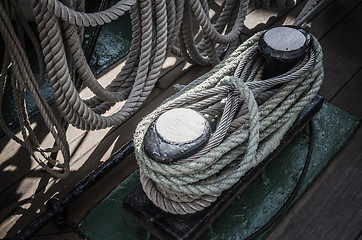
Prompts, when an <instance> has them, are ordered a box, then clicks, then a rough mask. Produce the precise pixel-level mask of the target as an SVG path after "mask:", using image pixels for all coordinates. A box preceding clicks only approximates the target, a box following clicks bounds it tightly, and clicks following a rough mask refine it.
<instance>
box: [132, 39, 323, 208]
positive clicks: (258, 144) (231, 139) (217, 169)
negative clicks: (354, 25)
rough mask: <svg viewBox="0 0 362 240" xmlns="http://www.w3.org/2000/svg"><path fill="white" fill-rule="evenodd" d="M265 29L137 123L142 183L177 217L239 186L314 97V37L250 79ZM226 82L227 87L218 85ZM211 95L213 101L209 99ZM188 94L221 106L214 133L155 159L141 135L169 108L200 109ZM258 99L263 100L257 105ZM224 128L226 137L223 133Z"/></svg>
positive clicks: (318, 70)
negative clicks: (266, 74) (202, 142)
mask: <svg viewBox="0 0 362 240" xmlns="http://www.w3.org/2000/svg"><path fill="white" fill-rule="evenodd" d="M261 34H262V33H258V34H256V35H254V36H253V37H251V38H250V39H249V40H247V41H246V42H245V43H244V44H242V45H241V46H240V47H239V48H238V49H237V50H236V51H235V52H234V53H233V54H232V55H231V56H230V57H229V58H228V59H226V60H224V61H223V62H221V63H220V64H219V65H217V66H215V67H214V69H213V70H212V71H210V72H209V73H207V74H206V75H204V76H202V77H200V78H199V79H197V80H196V81H195V82H193V83H191V84H190V85H189V86H186V87H185V88H183V89H182V90H181V91H180V92H179V93H177V94H175V95H174V96H172V97H171V98H169V99H168V100H166V101H165V102H164V103H163V104H162V105H161V106H159V107H158V108H157V109H155V110H154V112H152V113H151V114H149V115H148V116H146V117H145V118H144V119H143V120H142V121H141V122H140V123H139V125H138V126H137V129H136V131H135V134H134V144H135V155H136V158H137V162H138V164H139V166H140V172H141V183H142V186H143V189H144V191H145V193H146V195H147V196H148V197H149V198H150V199H151V200H152V202H153V203H154V204H155V205H156V206H159V207H160V208H161V209H163V210H165V211H167V212H170V213H173V214H190V213H194V212H196V211H200V210H202V209H203V208H205V207H207V206H209V205H210V204H211V203H212V202H213V201H215V199H216V198H217V196H219V195H220V194H221V192H222V191H224V190H226V189H228V188H230V187H231V186H232V185H233V184H235V183H236V182H237V181H238V180H239V179H240V178H241V177H242V176H244V175H245V173H246V172H247V171H249V170H250V169H251V168H253V167H254V166H256V165H257V164H259V163H260V162H261V161H262V160H263V159H264V158H265V157H267V156H268V155H269V154H270V153H271V152H272V151H273V150H274V149H275V148H276V147H277V146H278V145H279V142H280V141H281V139H282V137H283V136H284V134H285V132H286V131H287V130H288V129H289V128H290V126H291V125H292V124H293V122H294V121H295V119H296V117H297V115H298V114H299V112H300V111H301V110H302V109H303V108H304V106H306V105H307V104H308V103H309V102H310V101H311V100H312V99H313V98H314V97H315V95H316V94H317V91H318V90H319V88H320V86H321V83H322V79H323V67H322V51H321V48H320V45H319V44H318V41H317V40H316V39H315V38H313V46H312V49H311V51H310V53H309V54H308V56H306V58H305V59H304V60H303V61H301V63H299V64H297V65H296V66H295V67H294V68H292V69H291V70H290V71H289V72H288V73H286V74H283V75H281V76H277V77H275V78H272V79H266V80H263V81H260V79H258V78H255V76H258V75H257V74H254V79H252V80H250V78H249V76H248V74H243V71H244V70H245V69H249V70H248V72H249V73H250V72H251V69H252V66H250V64H248V62H250V61H253V62H255V63H257V62H258V61H257V60H256V59H259V56H258V54H255V46H256V45H257V40H258V38H259V36H260V35H261ZM253 59H254V60H255V61H254V60H253ZM236 70H237V71H236ZM234 75H235V76H234ZM247 79H249V81H246V80H247ZM280 84H283V85H282V87H280V88H279V89H278V90H277V92H276V93H275V91H271V92H274V93H275V94H274V95H272V96H270V93H269V94H268V95H269V98H266V99H265V100H264V101H261V100H260V99H258V100H256V98H258V95H254V93H257V92H260V93H262V92H265V91H266V92H268V89H269V88H272V87H275V86H278V85H280ZM222 86H225V87H226V88H224V87H223V88H220V87H222ZM225 90H226V91H228V92H229V95H228V97H227V99H226V102H225V104H221V106H220V104H216V103H215V101H214V100H215V99H216V98H215V96H218V94H217V92H218V91H219V92H221V91H225ZM233 92H234V93H235V92H237V93H238V97H237V98H238V99H240V100H241V102H242V103H243V104H242V106H241V107H239V106H238V104H239V102H240V101H236V102H234V101H233V100H232V99H233V98H232V96H233V94H230V93H233ZM215 94H216V95H215ZM261 95H262V94H261ZM210 97H211V98H213V100H212V101H206V99H208V98H210ZM190 99H196V100H195V101H199V100H201V99H204V100H202V101H203V103H204V104H205V105H206V106H203V109H208V108H212V106H216V105H218V107H220V108H221V109H223V110H222V111H221V112H222V114H221V116H219V117H220V123H219V125H218V126H217V130H216V131H215V132H214V134H213V135H212V137H211V138H210V140H209V143H208V144H207V145H206V147H204V149H202V150H200V152H199V153H196V154H195V155H194V156H191V157H189V158H187V159H184V160H181V161H179V162H176V163H174V164H162V163H159V162H155V161H153V160H152V159H150V158H149V157H148V156H147V155H146V154H145V152H144V149H143V137H144V135H145V133H146V131H147V129H148V127H149V126H150V124H151V123H152V122H153V121H154V120H155V119H156V118H157V117H158V116H159V115H160V114H161V113H163V112H165V111H167V110H169V109H171V108H175V107H189V106H195V105H194V103H193V102H192V101H191V100H190ZM257 102H260V104H259V106H258V105H257ZM280 103H283V104H280ZM235 108H240V109H246V110H247V111H246V112H245V111H244V110H243V112H244V113H245V114H243V115H242V116H240V117H234V116H235V114H234V113H235V110H231V109H235ZM207 113H208V112H207V111H204V114H207ZM226 116H227V117H226ZM225 128H226V129H227V130H228V134H226V132H224V129H225ZM218 129H223V130H220V131H218Z"/></svg>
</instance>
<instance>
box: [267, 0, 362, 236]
mask: <svg viewBox="0 0 362 240" xmlns="http://www.w3.org/2000/svg"><path fill="white" fill-rule="evenodd" d="M349 2H351V1H349ZM360 10H361V5H359V7H358V8H357V10H356V11H360ZM356 15H358V13H356V12H355V11H353V12H352V14H351V15H350V16H348V17H347V18H346V19H345V20H343V21H342V22H341V25H340V26H337V27H336V28H335V29H334V30H333V31H332V32H331V33H330V34H332V36H329V34H328V35H327V36H326V37H325V38H324V39H329V40H328V41H332V39H333V37H336V35H337V34H338V32H339V34H341V35H342V36H343V35H345V34H347V33H348V32H349V31H351V30H350V29H351V28H354V27H356V28H359V27H358V26H356V25H353V24H354V23H355V21H358V19H361V18H360V17H357V16H356ZM355 17H357V19H356V18H355ZM345 28H346V30H345V31H346V32H347V33H345V32H344V31H343V30H344V29H345ZM334 31H338V32H336V33H334ZM350 34H353V36H355V37H356V38H355V40H356V41H359V40H358V39H360V38H361V33H360V32H356V31H354V32H351V33H350ZM334 40H335V41H338V40H341V38H337V39H334ZM348 41H349V42H348V43H350V44H352V43H351V42H352V40H348ZM335 44H336V45H337V46H334V47H338V46H339V47H343V49H342V50H341V51H343V50H345V49H346V48H348V50H349V52H348V53H346V54H351V56H355V55H356V54H355V53H353V52H351V51H352V49H350V48H349V47H346V46H341V45H340V44H339V43H338V42H336V43H335ZM342 45H344V43H342ZM356 45H358V43H356V44H353V46H354V47H358V46H356ZM328 49H329V48H328ZM361 49H362V47H360V46H359V47H358V49H355V52H358V53H360V51H361ZM329 51H332V54H333V53H338V54H337V56H333V55H329V57H328V58H327V59H326V58H325V62H326V61H331V62H332V63H329V62H327V63H325V65H327V66H329V67H328V68H327V67H326V68H325V69H326V71H333V69H332V68H333V63H334V64H336V62H337V61H340V60H338V58H339V55H341V53H340V50H338V49H335V50H331V49H329ZM325 54H327V55H328V52H326V50H325ZM356 57H357V56H355V58H356ZM334 59H336V60H334ZM357 61H358V60H357ZM361 61H362V58H361V55H360V56H359V61H358V62H359V63H360V64H361ZM348 63H350V62H347V63H343V62H342V63H339V64H342V67H341V71H343V69H345V70H344V71H347V70H348V68H349V66H346V65H348ZM350 64H353V63H350ZM354 68H356V66H354ZM327 69H328V70H327ZM326 73H327V72H326ZM328 75H329V76H330V74H328ZM350 76H352V78H350ZM336 80H338V79H336ZM326 81H328V82H327V84H328V83H329V82H330V79H329V78H327V79H326ZM326 81H325V83H324V85H325V84H326ZM339 81H340V82H342V83H343V84H345V85H341V84H334V86H333V88H332V87H328V89H330V91H333V93H334V97H330V98H331V103H332V104H334V105H336V106H338V107H340V108H341V109H343V110H345V111H347V112H349V113H351V114H354V115H355V116H357V117H358V118H362V108H361V106H360V103H361V102H362V95H361V94H360V93H361V91H362V69H361V67H360V68H359V69H358V70H357V71H356V73H355V74H353V72H350V73H349V74H348V75H347V76H344V78H342V77H341V78H340V79H339ZM325 91H326V90H325ZM361 141H362V128H361V127H360V129H359V130H358V132H357V133H356V135H355V136H354V137H353V138H352V139H351V141H350V142H349V144H348V145H346V146H345V148H344V149H343V150H342V151H341V152H340V153H339V154H338V155H337V157H336V158H335V159H334V160H333V162H332V163H331V165H330V166H329V167H328V168H327V169H326V170H325V171H324V172H323V174H322V175H321V176H320V177H319V178H318V179H317V181H316V182H315V184H314V185H313V187H312V188H311V189H309V190H308V191H307V193H306V194H305V195H304V196H303V198H302V199H301V200H300V201H298V202H297V204H296V205H295V206H294V207H293V208H292V209H291V211H290V212H289V213H288V214H287V216H286V218H285V219H284V221H283V222H282V223H281V224H280V225H279V226H278V227H277V228H276V229H275V230H274V232H273V233H272V234H271V235H270V236H269V238H268V239H269V240H274V239H280V238H284V239H361V238H362V235H361V233H362V209H361V202H362V192H361V191H360V190H361V185H362V176H361V174H360V173H361V171H362V152H361Z"/></svg>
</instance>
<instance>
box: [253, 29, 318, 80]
mask: <svg viewBox="0 0 362 240" xmlns="http://www.w3.org/2000/svg"><path fill="white" fill-rule="evenodd" d="M310 46H311V36H310V34H309V33H308V32H307V31H306V30H305V29H303V28H301V27H296V26H281V27H275V28H272V29H270V30H268V31H266V32H264V33H263V34H262V35H261V36H260V38H259V42H258V48H259V51H260V52H261V54H262V55H263V56H264V58H265V60H266V65H265V69H264V74H263V78H264V79H267V78H271V77H274V76H277V75H280V74H283V73H285V72H287V71H288V70H289V69H290V68H292V67H293V66H294V65H295V64H296V63H297V62H299V61H300V60H302V59H303V58H304V56H305V55H306V54H307V53H308V52H309V49H310Z"/></svg>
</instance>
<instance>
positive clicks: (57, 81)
mask: <svg viewBox="0 0 362 240" xmlns="http://www.w3.org/2000/svg"><path fill="white" fill-rule="evenodd" d="M0 4H1V5H0V6H1V9H2V10H1V11H2V16H1V22H0V23H1V26H0V27H1V35H2V38H3V39H4V42H5V45H6V50H5V54H4V60H3V66H2V72H1V83H0V87H1V93H2V94H3V92H4V86H5V83H6V81H11V85H12V88H13V95H14V100H15V102H16V109H17V113H18V115H19V122H20V128H21V132H22V137H23V139H22V140H21V139H20V138H18V137H16V136H15V135H14V134H12V133H11V131H10V130H9V129H8V127H7V126H6V124H5V122H4V120H3V119H2V115H1V117H0V119H1V120H0V122H1V127H2V128H3V129H4V131H5V132H6V133H7V135H8V136H9V137H11V138H12V139H14V140H15V141H17V142H18V143H20V144H21V145H22V146H24V147H26V148H27V150H28V151H29V152H30V153H31V155H32V156H33V157H34V158H35V159H36V160H37V161H38V162H39V164H40V165H41V166H42V167H44V168H45V169H46V170H47V171H49V172H50V173H51V174H53V175H54V176H56V177H65V176H67V175H68V174H69V158H70V157H69V146H68V143H67V139H66V134H65V131H64V129H62V128H61V126H60V125H61V124H60V123H59V121H58V120H57V119H56V118H55V117H54V114H53V113H52V111H51V110H50V108H49V106H48V105H47V103H46V101H45V100H44V97H43V96H42V94H41V93H40V90H39V85H41V84H42V82H44V76H45V71H44V70H45V69H46V71H47V73H48V76H49V81H50V83H51V85H52V89H53V92H54V97H55V101H56V104H57V106H58V110H59V112H60V113H61V115H62V116H63V117H64V119H65V120H66V121H68V122H69V123H71V124H72V125H73V126H75V127H77V128H80V129H83V130H96V129H103V128H108V127H114V126H119V125H121V124H122V123H124V122H125V121H126V120H127V119H128V118H129V117H130V116H132V114H133V113H134V112H136V111H137V110H138V109H139V108H140V106H141V105H142V103H143V102H144V100H145V99H146V98H147V97H148V95H149V94H150V92H151V91H152V89H153V87H154V85H155V83H156V81H157V80H158V77H159V74H160V71H161V67H162V64H163V62H164V60H165V58H166V56H167V53H168V51H171V52H172V53H174V54H176V55H178V56H183V57H184V58H185V59H186V60H187V61H189V62H192V63H197V64H200V65H210V64H211V65H216V64H218V63H219V62H220V60H221V59H222V58H223V57H224V55H229V54H230V53H231V52H232V51H233V50H235V48H236V47H237V46H238V45H239V36H240V33H241V30H242V28H243V22H244V19H245V16H246V9H247V6H248V5H249V1H247V0H243V1H237V0H227V1H225V2H224V3H223V5H222V11H221V13H220V15H219V16H218V18H216V20H215V23H212V21H211V19H210V16H209V5H208V2H207V1H206V0H191V1H175V0H155V1H150V0H138V1H136V0H121V1H119V2H117V3H116V4H115V5H113V6H112V7H110V8H109V9H106V10H104V11H100V12H96V13H85V12H84V9H85V8H84V4H85V1H84V0H62V1H59V0H32V6H33V12H34V15H35V23H36V26H37V30H38V32H39V34H38V37H39V41H38V38H37V37H35V34H34V33H33V31H32V29H31V28H30V27H29V25H28V24H27V22H26V21H25V19H24V17H23V15H22V13H21V12H20V10H19V7H18V5H17V2H16V1H10V0H3V1H1V3H0ZM313 6H314V5H313ZM308 9H310V7H309V8H308ZM126 11H129V12H130V17H131V22H132V31H133V34H132V44H131V48H130V52H129V54H128V56H127V60H126V62H125V65H124V67H123V68H122V70H121V71H120V72H119V74H118V75H117V76H116V77H115V79H113V81H112V82H111V83H110V84H109V85H108V86H106V87H102V86H101V85H100V84H99V83H98V81H97V79H96V78H95V76H94V75H93V73H92V72H91V70H90V68H89V65H88V64H87V61H86V58H85V56H84V53H83V50H82V41H83V27H84V26H96V25H102V24H105V23H108V22H110V21H113V20H115V19H117V18H118V17H119V16H121V15H122V14H124V12H126ZM306 11H307V10H306ZM10 19H14V20H15V21H14V22H15V23H14V24H15V25H13V22H12V21H11V20H10ZM191 19H194V20H195V21H193V22H191ZM301 21H305V19H302V20H301ZM190 27H191V28H192V29H191V30H190ZM198 30H200V31H198ZM195 32H199V33H198V39H201V40H200V41H199V42H196V40H195V39H196V36H195ZM25 36H26V37H28V38H29V39H30V41H31V43H32V44H33V46H34V49H35V50H36V53H37V57H38V64H39V68H40V74H39V75H40V77H39V78H38V82H37V81H36V79H35V77H34V74H33V73H32V71H31V69H30V67H29V62H28V59H27V57H26V54H25V50H24V49H25V46H24V37H25ZM176 42H177V44H176ZM9 65H11V67H10V68H8V66H9ZM249 65H250V64H249ZM255 69H256V68H254V72H253V74H251V75H249V77H250V78H252V76H254V75H257V71H256V70H255ZM10 73H12V74H10ZM10 75H11V77H9V76H10ZM76 76H78V77H79V80H80V82H84V84H85V86H86V87H88V88H89V89H90V90H91V91H92V92H93V93H94V96H93V97H91V98H89V99H82V98H81V97H80V96H79V94H78V92H77V91H76V87H75V86H74V82H75V77H76ZM25 91H28V92H29V93H30V94H31V95H32V96H33V97H34V99H35V102H36V103H37V105H38V107H39V110H40V113H41V115H42V116H43V118H44V120H45V122H46V125H47V127H48V128H49V130H50V132H51V134H52V135H53V137H54V139H55V143H56V144H55V145H54V147H53V148H49V149H43V148H41V147H40V144H39V141H37V139H36V136H35V134H34V132H33V130H32V128H31V126H30V123H29V119H28V116H27V113H26V109H25V107H24V106H25V99H24V92H25ZM236 95H237V94H235V93H233V94H230V100H229V103H228V104H230V106H231V111H235V109H237V108H236V107H235V104H236V103H235V102H237V101H236V100H235V99H236V97H235V96H236ZM259 95H260V99H262V98H264V99H265V98H266V97H267V96H266V95H265V93H264V92H260V93H259ZM223 97H224V96H223V95H222V94H221V95H220V94H219V95H216V96H214V100H212V101H214V102H216V103H217V99H220V98H223ZM0 98H1V100H0V103H1V102H2V95H1V96H0ZM200 100H202V99H200ZM257 100H258V99H257ZM121 101H123V102H124V104H123V106H122V107H121V108H120V109H118V110H117V111H116V112H115V113H114V114H111V115H106V114H107V111H108V110H110V109H111V108H112V107H113V106H114V105H115V104H116V103H117V102H121ZM205 101H206V100H205ZM193 104H195V107H196V105H202V104H203V102H202V101H200V103H198V104H197V103H193ZM216 105H217V106H216ZM216 105H215V106H210V108H209V109H207V111H209V112H210V113H211V112H213V113H217V112H220V106H221V104H220V103H217V104H216ZM202 111H206V109H205V110H202ZM243 111H246V112H247V109H244V110H243ZM224 132H225V129H222V130H220V134H224ZM57 151H61V152H62V155H63V157H62V159H60V160H59V159H52V158H51V157H49V154H50V153H52V152H57ZM36 153H38V154H40V156H41V157H39V156H38V155H37V154H36ZM48 165H53V166H55V167H54V168H51V167H49V166H48Z"/></svg>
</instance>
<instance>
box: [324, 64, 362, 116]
mask: <svg viewBox="0 0 362 240" xmlns="http://www.w3.org/2000/svg"><path fill="white" fill-rule="evenodd" d="M361 93H362V68H360V69H359V71H358V72H357V73H356V75H355V76H354V77H353V78H352V79H351V80H350V81H349V82H347V84H346V85H345V86H344V87H343V88H342V89H340V92H338V93H337V95H336V96H335V97H334V98H333V99H332V100H331V103H332V104H333V105H335V106H337V107H339V108H341V109H343V110H345V111H346V112H348V113H351V114H353V115H355V116H356V117H358V118H359V119H362V107H361V103H362V97H361Z"/></svg>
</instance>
